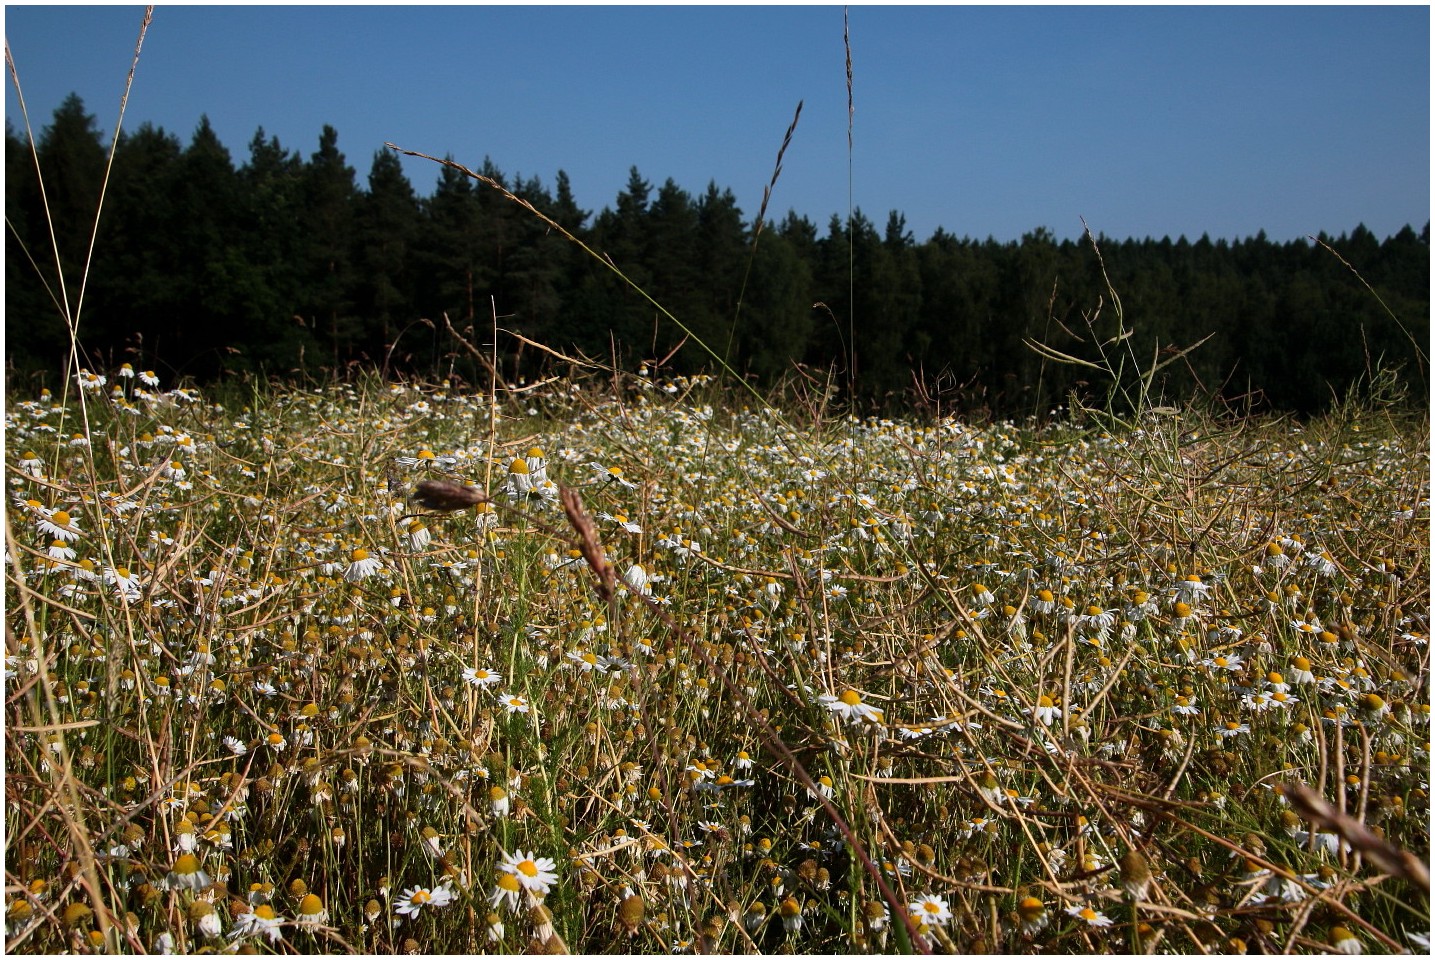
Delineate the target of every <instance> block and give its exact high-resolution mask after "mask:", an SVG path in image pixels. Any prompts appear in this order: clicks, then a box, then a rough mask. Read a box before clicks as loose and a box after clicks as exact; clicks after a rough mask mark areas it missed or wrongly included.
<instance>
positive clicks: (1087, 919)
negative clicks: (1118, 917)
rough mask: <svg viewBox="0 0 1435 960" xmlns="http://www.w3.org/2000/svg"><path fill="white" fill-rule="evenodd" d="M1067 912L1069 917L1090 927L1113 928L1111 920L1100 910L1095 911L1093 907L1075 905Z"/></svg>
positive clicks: (1067, 909) (1068, 908)
mask: <svg viewBox="0 0 1435 960" xmlns="http://www.w3.org/2000/svg"><path fill="white" fill-rule="evenodd" d="M1066 912H1067V915H1069V916H1072V917H1075V918H1076V919H1077V920H1079V921H1081V922H1082V923H1084V924H1086V925H1087V926H1089V927H1109V926H1111V918H1110V917H1108V916H1107V915H1106V914H1104V913H1102V912H1101V911H1100V910H1096V909H1093V908H1092V907H1083V906H1079V905H1076V904H1073V905H1071V906H1069V907H1067V908H1066Z"/></svg>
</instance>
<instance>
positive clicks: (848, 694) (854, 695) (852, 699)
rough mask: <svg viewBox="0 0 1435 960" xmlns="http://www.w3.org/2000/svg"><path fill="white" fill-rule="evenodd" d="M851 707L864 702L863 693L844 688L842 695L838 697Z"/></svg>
mask: <svg viewBox="0 0 1435 960" xmlns="http://www.w3.org/2000/svg"><path fill="white" fill-rule="evenodd" d="M837 699H838V700H841V701H842V702H843V703H845V704H847V706H849V707H856V706H859V705H860V704H861V703H862V695H861V694H860V693H858V692H857V691H856V690H843V691H842V696H840V697H838V698H837Z"/></svg>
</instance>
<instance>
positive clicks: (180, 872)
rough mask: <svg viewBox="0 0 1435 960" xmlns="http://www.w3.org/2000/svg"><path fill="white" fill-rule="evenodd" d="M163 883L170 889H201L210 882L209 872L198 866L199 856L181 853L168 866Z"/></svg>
mask: <svg viewBox="0 0 1435 960" xmlns="http://www.w3.org/2000/svg"><path fill="white" fill-rule="evenodd" d="M165 883H166V884H167V885H168V886H169V888H170V889H171V890H203V889H204V888H205V887H207V886H209V884H210V877H209V874H207V873H205V872H204V870H202V869H201V868H200V866H199V858H198V857H196V856H195V855H194V854H192V853H182V854H180V855H179V857H177V858H176V859H175V861H174V866H173V867H170V870H169V873H168V874H167V875H166V876H165Z"/></svg>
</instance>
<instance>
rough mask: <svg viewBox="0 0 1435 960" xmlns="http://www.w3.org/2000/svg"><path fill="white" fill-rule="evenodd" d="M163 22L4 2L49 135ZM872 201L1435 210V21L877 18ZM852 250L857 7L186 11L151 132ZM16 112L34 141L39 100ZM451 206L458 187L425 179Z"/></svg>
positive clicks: (1179, 217) (1145, 216) (149, 109)
mask: <svg viewBox="0 0 1435 960" xmlns="http://www.w3.org/2000/svg"><path fill="white" fill-rule="evenodd" d="M141 14H142V7H128V6H126V7H74V6H65V7H26V6H18V7H17V6H13V5H12V6H7V7H6V8H5V21H6V22H5V35H6V39H7V41H8V43H9V45H10V50H11V53H12V55H13V57H14V60H15V63H16V66H17V68H18V70H19V74H20V80H21V83H22V84H23V89H24V93H25V98H26V104H27V106H28V107H29V109H30V116H31V121H32V123H34V124H35V125H36V127H37V130H38V128H39V127H41V126H43V125H45V124H46V123H48V122H49V119H50V116H51V114H52V113H53V111H54V109H55V107H56V106H57V105H58V104H59V102H60V101H61V100H62V99H63V98H64V97H65V96H66V95H67V94H68V93H70V92H71V91H74V92H78V93H79V94H80V95H81V96H82V97H83V98H84V100H85V104H86V106H87V107H88V108H89V110H90V112H92V113H94V114H96V115H97V117H98V118H99V123H100V126H101V128H102V129H104V130H106V131H107V136H106V139H108V131H110V130H112V129H113V126H114V122H115V117H116V113H117V108H118V104H119V96H120V92H121V89H122V86H123V81H124V76H125V72H126V70H127V69H128V67H129V63H130V57H131V54H132V51H133V47H134V41H135V38H136V36H137V34H138V29H139V24H140V18H141ZM850 23H851V36H852V64H853V70H854V73H855V89H854V94H855V99H856V104H855V106H856V115H855V126H854V129H853V149H852V154H851V201H852V202H853V203H854V204H855V205H856V206H858V207H860V208H861V209H862V210H863V212H864V213H866V214H867V216H868V217H869V218H870V219H872V220H873V221H874V222H875V223H876V224H877V227H878V229H879V230H880V229H882V228H883V227H884V226H885V224H886V221H887V214H888V211H889V210H893V209H895V210H900V211H902V212H903V213H905V215H906V217H907V224H908V227H909V228H910V229H911V230H912V231H913V232H914V234H915V235H916V237H917V239H918V240H924V239H926V238H927V237H928V236H930V234H931V233H932V231H933V230H934V229H935V228H937V227H938V226H941V227H944V228H946V229H947V230H948V231H949V232H952V233H955V234H957V235H958V236H972V237H976V238H986V237H987V236H993V237H995V238H996V239H998V240H1002V241H1006V240H1015V239H1017V238H1019V237H1020V236H1021V235H1022V234H1023V233H1026V232H1028V231H1030V230H1032V229H1033V228H1035V227H1038V226H1045V227H1047V228H1048V229H1050V230H1052V231H1053V232H1054V233H1055V234H1056V235H1057V236H1058V237H1078V236H1080V234H1081V221H1080V218H1081V217H1085V218H1086V221H1087V223H1089V224H1090V225H1091V228H1092V230H1094V231H1096V232H1098V233H1104V234H1106V235H1107V236H1109V237H1115V238H1124V237H1145V236H1152V237H1157V238H1159V237H1161V236H1163V235H1170V236H1171V237H1173V238H1174V237H1176V236H1179V235H1181V234H1185V235H1186V236H1188V237H1190V238H1193V239H1194V238H1195V237H1198V236H1200V235H1201V234H1202V233H1209V234H1210V235H1211V236H1212V237H1213V238H1219V237H1226V238H1239V237H1246V236H1251V235H1253V234H1255V233H1256V232H1257V231H1258V230H1262V229H1264V230H1265V231H1266V233H1267V234H1268V235H1269V236H1270V237H1271V238H1272V239H1275V240H1289V239H1295V238H1299V237H1303V236H1306V235H1309V234H1313V233H1316V232H1318V231H1322V230H1324V231H1326V232H1328V233H1331V234H1339V233H1342V232H1346V231H1349V230H1350V229H1352V228H1353V227H1355V225H1356V224H1358V223H1362V222H1363V223H1364V224H1365V225H1366V226H1367V227H1369V228H1370V229H1371V230H1372V231H1374V232H1375V234H1376V235H1377V236H1379V237H1382V238H1383V237H1385V236H1387V235H1389V234H1391V233H1394V232H1396V231H1397V230H1399V229H1400V228H1401V227H1402V226H1404V225H1405V224H1407V223H1409V224H1411V225H1412V226H1414V227H1415V229H1417V230H1419V229H1420V228H1421V227H1422V226H1423V225H1424V224H1425V223H1426V222H1427V221H1428V220H1429V218H1430V14H1429V10H1428V8H1427V7H1425V6H1415V7H1369V6H1359V7H1334V8H1332V7H1280V8H1270V7H1221V8H1214V7H1196V8H1172V7H1164V8H1162V7H1158V8H1151V7H1143V8H1131V7H1103V8H1087V7H1056V8H1053V7H1045V8H1022V7H855V8H853V9H852V10H851V11H850ZM798 100H803V101H805V102H806V106H805V107H804V109H803V112H802V120H801V123H800V124H799V125H798V129H797V131H796V134H795V136H794V138H793V142H792V146H791V147H790V148H789V150H788V152H787V156H786V159H785V163H784V169H783V173H782V178H781V180H780V181H779V183H778V186H777V189H776V192H775V194H774V197H773V201H772V204H771V205H770V207H769V216H776V217H779V218H780V217H781V216H782V215H783V214H785V213H786V211H787V210H788V209H789V208H792V209H795V210H797V211H798V212H799V213H801V214H805V215H806V216H808V217H809V218H811V219H812V220H813V221H814V222H816V223H817V224H818V225H819V227H820V228H821V229H823V230H824V231H825V228H826V223H827V220H828V219H829V218H830V217H831V216H832V214H834V213H841V214H845V213H846V211H847V209H848V202H849V187H848V184H849V179H848V170H849V165H848V159H849V158H848V151H847V92H846V81H845V67H844V61H843V47H842V8H841V7H814V6H808V7H776V8H774V7H625V8H608V7H565V8H552V7H497V8H495V7H426V8H412V7H408V8H396V7H349V6H334V7H164V6H161V7H159V8H158V9H157V10H156V12H155V18H154V23H153V25H152V27H151V29H150V32H149V35H148V37H147V39H146V40H145V45H144V50H143V54H142V57H141V60H140V65H139V71H138V74H137V76H136V80H135V86H134V90H133V93H132V95H131V98H130V103H129V111H128V114H127V116H126V121H125V122H126V126H127V127H129V128H131V129H132V128H133V127H134V126H137V125H138V124H139V123H141V122H143V121H150V122H152V123H154V124H155V125H157V126H162V127H164V128H165V129H166V130H168V131H170V132H172V133H177V134H178V135H179V136H180V139H181V141H183V142H185V143H188V141H189V138H190V136H191V135H192V133H193V131H194V128H195V126H196V124H197V123H198V121H199V118H200V115H201V114H208V115H209V118H210V121H211V122H212V124H213V125H214V128H215V130H216V132H217V133H218V134H219V137H220V139H221V140H222V141H223V142H224V144H225V145H226V146H227V147H228V148H229V150H230V152H231V154H232V156H233V158H234V161H235V164H236V165H239V164H241V163H242V162H243V161H244V160H245V159H246V157H247V155H248V143H249V141H250V139H251V137H252V136H253V134H254V131H255V129H256V128H257V127H259V126H261V125H262V126H263V127H264V129H265V131H266V133H268V134H272V135H277V136H278V137H279V139H280V142H281V143H282V144H283V145H284V146H286V147H288V148H290V149H297V150H299V151H300V152H302V154H303V155H304V156H306V157H307V156H308V155H309V154H310V153H312V152H313V151H314V149H315V147H316V145H317V141H318V136H319V132H320V130H321V128H322V127H323V125H324V124H326V123H327V124H330V125H332V126H333V127H334V128H335V129H336V130H338V132H339V146H340V149H341V150H343V151H344V153H345V154H346V156H347V158H348V160H349V162H350V164H351V165H353V166H354V167H355V168H356V169H357V171H358V180H359V182H360V184H361V185H363V184H365V183H366V177H367V174H368V170H369V166H370V164H371V162H372V158H373V154H374V151H376V150H378V149H381V148H382V146H383V143H384V142H385V141H392V142H394V143H397V144H399V145H401V146H404V147H407V148H410V149H414V150H420V151H423V152H426V153H431V154H435V155H438V156H442V155H443V154H446V153H451V154H453V156H454V157H455V159H457V160H459V161H460V162H464V163H468V164H470V165H473V166H476V165H478V164H479V163H481V162H482V160H483V158H484V156H488V157H491V158H492V160H493V162H494V163H495V164H496V165H497V166H498V168H499V169H500V170H502V171H503V172H504V173H505V174H509V175H512V174H514V173H515V172H517V173H521V174H523V175H524V176H525V177H527V176H531V175H535V174H536V175H538V176H539V177H541V178H542V180H543V182H544V183H545V184H547V185H548V186H549V187H550V188H551V187H552V185H553V180H554V175H555V174H556V173H557V171H558V170H560V169H563V170H566V171H567V172H568V175H569V177H570V178H571V180H572V183H573V188H574V192H575V195H576V197H577V200H578V202H579V204H580V205H581V206H582V207H584V208H585V209H589V210H593V211H595V212H596V211H597V210H599V209H601V208H602V207H604V206H611V205H612V204H613V202H614V198H615V197H616V196H617V194H618V192H619V191H620V190H621V189H622V188H623V186H624V184H625V183H626V181H627V178H628V169H629V167H631V166H634V165H636V166H637V167H638V169H639V171H640V172H641V173H642V174H643V176H644V177H646V178H647V179H648V180H650V181H652V182H653V183H654V185H655V186H657V185H659V184H661V183H662V181H664V180H665V179H667V178H669V177H671V178H672V179H674V180H675V181H676V182H677V183H678V184H679V185H680V186H682V187H683V188H684V189H686V190H688V191H689V192H691V193H694V194H697V193H700V192H702V191H703V190H705V189H706V186H707V183H708V181H709V180H715V181H716V182H717V183H718V185H719V186H720V187H730V188H731V189H732V190H733V192H734V193H735V194H736V195H737V198H738V202H739V204H740V206H741V207H742V208H743V211H744V213H745V214H746V215H747V216H748V217H752V216H753V215H755V214H756V212H757V209H758V206H759V203H760V200H761V197H762V190H763V187H764V186H765V185H766V183H767V181H768V178H769V177H770V175H771V172H772V165H773V161H774V158H775V157H776V153H777V149H778V146H779V144H780V143H781V140H782V135H783V132H784V130H785V129H786V127H787V124H788V122H789V121H790V120H791V119H792V112H793V109H794V108H795V107H796V105H797V102H798ZM5 109H6V117H7V119H9V120H12V121H14V122H15V123H16V124H17V126H18V124H19V113H18V109H17V101H16V98H15V92H14V89H13V86H11V87H7V98H6V108H5ZM405 168H406V170H407V171H408V173H409V176H410V179H411V180H412V181H413V182H414V186H415V188H416V189H417V190H418V191H419V193H420V194H423V195H427V194H428V193H430V192H431V191H432V189H433V184H434V182H435V180H436V178H437V173H438V171H437V168H435V167H433V166H432V165H431V164H427V163H425V162H422V161H412V160H406V161H405Z"/></svg>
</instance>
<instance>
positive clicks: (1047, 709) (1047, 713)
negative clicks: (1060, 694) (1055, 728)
mask: <svg viewBox="0 0 1435 960" xmlns="http://www.w3.org/2000/svg"><path fill="white" fill-rule="evenodd" d="M1031 715H1032V716H1033V717H1035V718H1036V720H1037V722H1038V723H1040V724H1041V725H1042V726H1044V727H1049V726H1051V725H1052V723H1053V722H1054V721H1056V720H1058V719H1060V718H1061V708H1060V707H1058V706H1057V705H1056V704H1055V703H1054V702H1053V701H1052V699H1051V697H1049V696H1047V695H1046V694H1044V693H1043V694H1042V695H1041V696H1039V697H1037V698H1036V705H1035V706H1034V707H1032V708H1031Z"/></svg>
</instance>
